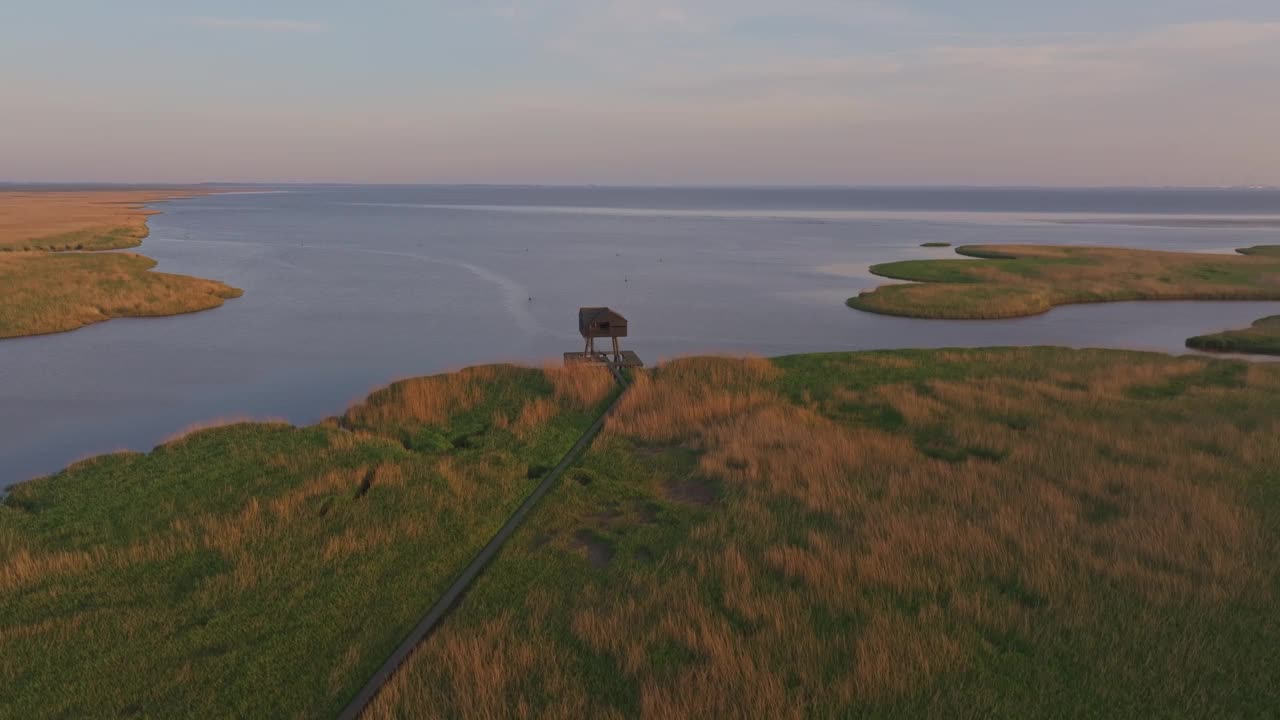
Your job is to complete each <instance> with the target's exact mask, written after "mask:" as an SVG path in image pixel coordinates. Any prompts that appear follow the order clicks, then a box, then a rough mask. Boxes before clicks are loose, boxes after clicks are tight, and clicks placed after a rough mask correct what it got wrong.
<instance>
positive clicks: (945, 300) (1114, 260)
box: [848, 245, 1280, 319]
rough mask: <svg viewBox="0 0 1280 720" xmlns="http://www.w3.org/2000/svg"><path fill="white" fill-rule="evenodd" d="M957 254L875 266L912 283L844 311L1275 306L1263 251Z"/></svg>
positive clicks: (858, 300) (1010, 248)
mask: <svg viewBox="0 0 1280 720" xmlns="http://www.w3.org/2000/svg"><path fill="white" fill-rule="evenodd" d="M956 252H957V253H959V254H961V255H968V256H970V257H972V258H974V259H972V260H912V261H906V262H896V263H887V264H883V265H876V266H873V267H872V268H871V271H872V272H873V273H875V274H877V275H881V276H883V277H887V278H892V279H896V280H907V281H911V282H913V283H916V284H912V285H886V286H882V287H880V288H877V289H875V290H871V291H868V292H864V293H862V294H861V295H859V296H857V297H854V298H850V299H849V301H848V304H849V306H850V307H853V308H856V309H859V310H866V311H869V312H875V313H881V314H886V315H902V316H907V317H920V318H939V319H998V318H1009V317H1021V316H1026V315H1036V314H1039V313H1044V312H1048V311H1049V310H1050V309H1052V308H1053V307H1055V306H1058V305H1068V304H1074V303H1092V302H1114V301H1121V300H1277V299H1280V259H1278V257H1277V255H1276V253H1274V252H1272V251H1271V249H1270V248H1267V247H1262V248H1253V249H1250V250H1242V251H1241V253H1245V254H1239V255H1206V254H1200V253H1174V252H1160V251H1153V250H1124V249H1118V248H1097V247H1055V246H1030V245H989V246H982V245H975V246H965V247H961V248H958V249H957V250H956Z"/></svg>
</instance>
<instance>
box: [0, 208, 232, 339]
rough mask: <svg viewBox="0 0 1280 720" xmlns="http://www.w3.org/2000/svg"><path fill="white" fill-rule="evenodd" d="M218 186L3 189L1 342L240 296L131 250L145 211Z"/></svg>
mask: <svg viewBox="0 0 1280 720" xmlns="http://www.w3.org/2000/svg"><path fill="white" fill-rule="evenodd" d="M215 192H217V190H216V189H208V188H196V189H162V190H118V189H108V190H77V191H67V190H62V189H49V190H21V191H19V190H13V191H0V298H3V299H2V300H0V339H3V338H13V337H24V336H29V335H43V334H49V333H56V332H66V331H69V330H75V329H77V328H80V327H83V326H85V325H89V324H91V323H96V322H102V321H105V320H110V319H111V318H116V317H148V316H157V315H177V314H182V313H188V312H197V311H200V310H207V309H211V308H215V307H218V306H220V305H222V303H223V302H224V301H225V300H228V299H231V298H235V297H239V296H240V295H241V294H242V291H241V290H240V289H238V288H234V287H231V286H229V285H226V284H224V283H221V282H218V281H215V280H205V279H202V278H194V277H189V276H186V275H173V274H169V273H157V272H151V269H152V268H153V267H155V265H156V263H155V261H154V260H152V259H150V258H147V257H144V256H142V255H137V254H134V253H120V252H102V251H107V250H120V249H124V248H132V247H137V246H138V245H141V244H142V240H143V239H144V238H146V237H147V235H148V233H149V230H148V228H147V219H148V218H149V217H150V216H152V215H155V214H157V213H158V212H159V211H157V210H150V209H148V208H147V207H146V205H148V204H150V203H155V202H161V201H164V200H171V199H185V198H191V197H198V196H201V195H209V194H213V193H215Z"/></svg>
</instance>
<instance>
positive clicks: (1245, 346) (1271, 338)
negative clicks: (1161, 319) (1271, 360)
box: [1187, 315, 1280, 355]
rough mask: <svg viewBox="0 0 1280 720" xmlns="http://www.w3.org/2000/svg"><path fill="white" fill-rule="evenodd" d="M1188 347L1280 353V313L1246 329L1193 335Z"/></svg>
mask: <svg viewBox="0 0 1280 720" xmlns="http://www.w3.org/2000/svg"><path fill="white" fill-rule="evenodd" d="M1187 347H1189V348H1194V349H1196V350H1207V351H1210V352H1226V353H1250V354H1256V355H1280V315H1272V316H1271V317H1265V318H1262V319H1261V320H1258V321H1257V322H1255V323H1254V324H1253V326H1252V327H1250V328H1248V329H1245V330H1228V331H1226V332H1220V333H1215V334H1213V335H1201V336H1199V337H1193V338H1191V339H1189V340H1187Z"/></svg>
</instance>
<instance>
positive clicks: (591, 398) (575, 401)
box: [542, 364, 615, 410]
mask: <svg viewBox="0 0 1280 720" xmlns="http://www.w3.org/2000/svg"><path fill="white" fill-rule="evenodd" d="M542 372H543V374H545V375H546V377H547V380H549V381H550V382H551V385H552V386H553V387H554V388H555V399H556V402H558V403H562V404H564V405H565V406H566V407H573V408H577V409H579V410H589V409H591V408H593V407H595V406H596V405H599V404H600V402H601V401H602V400H604V399H605V398H606V397H608V395H609V393H611V392H613V389H614V387H615V386H614V380H613V374H612V373H610V372H609V371H608V370H606V369H605V368H602V367H596V366H593V365H581V364H577V365H547V366H546V367H544V368H543V370H542Z"/></svg>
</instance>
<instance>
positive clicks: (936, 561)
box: [0, 348, 1280, 718]
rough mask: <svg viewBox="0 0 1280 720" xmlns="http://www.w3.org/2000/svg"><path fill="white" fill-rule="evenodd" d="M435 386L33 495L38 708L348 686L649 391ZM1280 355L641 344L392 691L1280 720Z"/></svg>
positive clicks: (408, 697) (430, 709)
mask: <svg viewBox="0 0 1280 720" xmlns="http://www.w3.org/2000/svg"><path fill="white" fill-rule="evenodd" d="M614 388H615V386H614V384H613V383H612V381H611V379H610V378H609V377H608V376H607V375H606V374H604V373H603V372H600V371H598V370H593V369H589V368H583V369H578V370H547V371H540V370H528V369H520V368H513V367H505V366H504V367H488V368H477V369H472V370H467V371H463V372H461V373H457V374H453V375H445V376H437V377H434V378H426V379H420V380H411V381H407V382H403V383H398V384H396V385H393V386H391V387H389V388H387V389H385V390H382V391H379V392H377V393H375V394H373V395H372V396H370V397H369V399H368V400H366V401H365V402H363V403H360V404H358V405H356V406H355V407H353V408H352V409H351V410H349V411H348V412H347V413H345V414H344V415H343V416H342V417H340V418H335V419H333V420H330V421H327V422H325V423H322V424H320V425H317V426H313V427H307V428H293V427H290V426H287V425H270V424H246V425H236V426H231V427H223V428H216V429H210V430H204V431H199V432H195V433H193V434H189V435H187V436H185V437H182V438H180V439H176V440H174V441H172V442H169V443H166V444H164V445H163V446H161V447H159V448H157V449H156V450H155V451H153V452H152V453H150V454H147V455H137V454H120V455H112V456H106V457H102V458H98V459H95V460H91V461H87V462H85V463H81V464H79V465H76V466H73V467H71V468H69V469H67V470H66V471H64V472H62V473H59V474H57V475H54V476H51V477H48V478H43V479H40V480H35V481H32V482H29V483H26V484H23V485H19V486H17V487H15V488H14V489H13V491H12V493H11V494H10V495H9V497H8V498H7V499H6V500H5V502H4V503H3V505H0V657H3V658H4V659H5V661H4V662H3V663H0V683H3V685H4V687H5V688H6V692H5V693H3V694H0V716H4V717H10V716H12V717H30V716H36V715H39V716H65V717H121V716H151V717H164V716H175V715H181V716H218V717H230V716H248V715H253V716H263V717H332V716H334V715H335V714H336V713H337V712H338V710H340V709H341V708H342V707H343V706H344V704H345V703H347V702H348V701H349V700H351V698H352V697H354V694H355V692H356V690H357V689H358V688H359V687H360V686H361V685H362V684H363V683H364V682H365V681H366V680H367V679H368V678H369V677H371V675H372V673H373V671H374V670H375V669H376V668H377V667H378V666H379V664H380V663H381V662H382V661H383V660H385V659H386V658H387V657H388V655H389V654H390V652H391V650H392V649H393V648H394V647H395V646H396V645H397V643H398V642H399V641H400V640H401V639H402V638H404V637H405V636H406V635H407V633H408V631H409V629H410V628H411V627H412V626H413V625H414V624H415V623H416V622H417V620H418V618H420V617H421V615H422V613H424V612H425V610H426V609H427V608H429V607H430V606H431V605H432V604H433V603H434V602H435V600H436V598H437V597H439V593H440V592H441V589H442V588H443V587H445V586H446V585H447V584H448V583H449V581H450V579H451V578H453V577H454V576H455V575H456V574H457V573H458V571H459V569H460V568H461V567H462V566H463V565H464V564H465V563H466V562H467V561H468V560H469V559H470V558H471V557H472V556H473V555H474V554H475V552H476V550H477V549H478V548H479V547H480V546H481V545H483V544H484V543H485V542H486V540H487V539H488V538H489V537H490V536H491V535H492V534H493V532H494V531H495V529H496V528H497V527H498V526H499V525H501V523H502V522H503V521H504V520H505V518H506V516H507V515H508V514H509V513H510V512H511V511H512V509H513V508H514V507H515V506H516V505H517V504H519V503H520V501H521V498H523V497H524V496H525V495H527V494H528V493H529V492H530V488H531V487H532V486H533V485H534V484H535V483H536V482H537V481H536V479H535V478H538V477H540V475H541V474H543V473H545V471H546V469H547V468H548V467H549V466H550V465H551V464H553V463H555V462H556V461H557V459H558V458H559V457H560V456H561V455H562V454H563V453H564V451H565V450H566V448H567V447H568V446H569V445H570V444H571V443H573V441H574V438H576V437H577V436H578V434H579V433H581V432H582V430H583V429H584V428H586V427H587V426H588V425H589V424H590V423H591V422H592V421H593V420H594V418H595V417H597V416H598V414H599V413H600V412H601V411H602V408H603V407H605V405H606V404H607V403H608V402H609V401H610V398H611V396H613V395H614V394H615V392H616V391H615V389H614ZM1277 438H1280V366H1270V365H1265V364H1248V363H1243V362H1237V361H1229V360H1222V359H1212V358H1201V357H1186V358H1174V357H1169V356H1164V355H1153V354H1145V353H1133V352H1119V351H1077V350H1063V349H1053V348H1017V349H997V350H950V351H899V352H875V353H842V354H826V355H804V356H795V357H787V358H779V359H776V360H771V361H770V360H762V359H752V360H733V359H725V358H718V359H709V358H703V359H689V360H681V361H677V362H673V363H669V364H666V365H663V366H660V367H659V368H657V369H655V370H650V371H640V372H637V373H636V376H635V378H634V381H633V382H632V384H631V386H630V387H629V388H628V389H627V390H626V391H625V393H624V394H623V396H622V398H621V401H620V403H619V405H618V406H617V409H616V411H615V412H614V413H613V415H612V416H611V417H610V418H609V420H608V422H607V424H606V426H605V430H604V432H603V434H602V435H601V436H600V437H598V438H597V439H596V441H595V442H594V444H593V445H592V447H591V448H590V449H589V450H588V451H587V453H586V454H585V455H584V456H583V457H582V458H581V459H580V460H579V461H578V462H577V463H576V465H575V466H573V467H572V468H571V469H570V470H569V471H568V472H567V473H566V474H565V476H564V477H563V478H562V479H561V481H560V482H559V484H558V485H556V486H555V488H554V489H553V490H552V492H551V494H549V495H547V496H546V497H545V498H543V500H542V502H541V503H540V504H539V505H537V506H536V507H535V508H534V510H533V512H532V514H531V515H530V516H529V517H528V519H527V521H526V522H525V524H524V525H522V526H521V527H520V528H519V530H517V532H516V534H515V536H514V537H513V538H512V539H511V540H510V541H509V542H508V543H507V544H506V545H505V547H504V548H503V550H502V552H501V553H500V554H499V555H498V557H497V559H496V560H495V561H494V562H493V563H492V564H491V565H490V566H489V567H488V569H487V570H486V571H485V572H484V574H483V575H481V576H480V577H479V579H478V580H477V581H476V583H475V584H474V585H473V586H472V587H471V588H470V590H469V591H468V593H467V594H466V595H465V596H464V597H463V599H462V600H461V601H460V603H459V604H458V605H457V607H456V608H455V609H454V611H453V612H452V613H451V614H450V615H448V616H447V617H446V618H445V620H444V623H443V624H442V625H441V626H440V628H438V629H437V630H436V631H435V632H434V633H433V634H432V635H430V636H429V637H428V638H427V640H426V641H425V642H424V643H422V644H421V645H420V646H419V647H418V650H417V652H416V653H415V654H414V655H413V656H412V657H411V658H410V660H409V662H408V663H407V664H406V665H405V666H403V667H402V668H401V670H400V672H398V673H397V674H396V675H395V676H394V677H393V678H392V680H391V682H390V684H388V685H387V686H385V687H384V688H383V690H382V692H381V693H379V695H378V696H377V697H376V698H375V700H374V703H373V705H371V706H370V707H369V708H368V712H367V716H369V717H375V718H382V717H408V718H412V717H441V716H443V717H498V716H504V715H508V714H511V713H513V712H520V713H522V714H527V715H529V716H534V717H537V716H550V717H629V716H639V715H646V716H652V717H779V718H783V717H801V716H817V717H885V718H888V717H903V716H912V717H929V716H933V717H952V716H971V715H982V716H984V717H1005V718H1024V717H1082V716H1100V715H1111V716H1120V717H1127V716H1153V717H1175V716H1178V717H1261V716H1265V715H1267V714H1268V713H1270V712H1271V711H1272V710H1274V708H1276V707H1280V683H1278V682H1276V678H1277V677H1280V655H1278V654H1277V653H1276V648H1277V647H1280V612H1278V611H1277V609H1276V608H1277V603H1278V602H1280V600H1278V599H1280V474H1278V471H1277V468H1280V442H1277Z"/></svg>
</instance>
